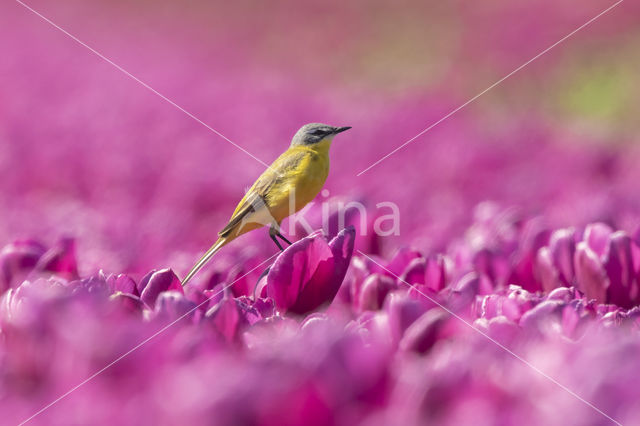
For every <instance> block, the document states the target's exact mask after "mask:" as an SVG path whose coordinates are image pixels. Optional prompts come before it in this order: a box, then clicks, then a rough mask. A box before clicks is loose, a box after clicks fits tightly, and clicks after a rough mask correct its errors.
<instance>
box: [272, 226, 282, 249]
mask: <svg viewBox="0 0 640 426" xmlns="http://www.w3.org/2000/svg"><path fill="white" fill-rule="evenodd" d="M279 233H280V232H278V228H276V227H275V226H273V225H271V227H270V228H269V236H270V237H271V239H272V240H273V242H274V243H276V245H277V246H278V248H279V249H280V251H284V249H283V248H282V246H281V245H280V243H279V242H278V239H277V238H276V235H278V234H279Z"/></svg>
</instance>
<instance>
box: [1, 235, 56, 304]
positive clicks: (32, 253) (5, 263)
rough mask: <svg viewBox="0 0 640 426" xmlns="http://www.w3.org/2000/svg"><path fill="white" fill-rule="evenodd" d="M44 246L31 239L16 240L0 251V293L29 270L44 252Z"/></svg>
mask: <svg viewBox="0 0 640 426" xmlns="http://www.w3.org/2000/svg"><path fill="white" fill-rule="evenodd" d="M45 251H46V249H45V247H44V246H43V245H42V244H40V243H38V242H36V241H31V240H24V241H16V242H14V243H12V244H9V245H7V246H5V247H3V248H2V251H1V252H0V294H2V293H3V292H4V291H5V290H8V289H9V288H10V287H11V286H12V284H16V283H15V281H17V280H18V279H19V277H20V276H22V277H23V278H24V277H25V276H26V274H28V273H29V272H31V270H32V269H33V268H34V267H35V265H36V263H37V262H38V260H39V259H40V257H42V255H43V254H44V253H45Z"/></svg>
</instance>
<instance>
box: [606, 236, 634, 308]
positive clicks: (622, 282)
mask: <svg viewBox="0 0 640 426" xmlns="http://www.w3.org/2000/svg"><path fill="white" fill-rule="evenodd" d="M632 244H634V243H632V242H631V238H630V237H629V236H628V235H627V234H625V233H624V232H615V233H613V234H611V236H610V238H609V244H608V246H607V249H606V252H605V253H606V255H605V259H604V262H603V263H604V269H605V271H606V273H607V277H608V278H609V283H610V285H609V287H608V288H607V302H609V303H615V304H616V305H618V306H620V307H622V308H631V307H633V306H635V305H637V304H638V302H640V289H639V288H638V281H637V279H636V270H635V269H634V262H633V255H632V248H631V246H632Z"/></svg>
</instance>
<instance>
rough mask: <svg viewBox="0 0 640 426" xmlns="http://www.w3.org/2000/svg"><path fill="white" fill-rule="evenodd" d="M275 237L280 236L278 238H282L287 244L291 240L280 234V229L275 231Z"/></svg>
mask: <svg viewBox="0 0 640 426" xmlns="http://www.w3.org/2000/svg"><path fill="white" fill-rule="evenodd" d="M276 237H280V238H281V239H282V241H284V242H285V243H287V244H289V245H291V241H289V240H287V239H286V238H285V237H284V235H282V234H281V233H280V231H277V233H276Z"/></svg>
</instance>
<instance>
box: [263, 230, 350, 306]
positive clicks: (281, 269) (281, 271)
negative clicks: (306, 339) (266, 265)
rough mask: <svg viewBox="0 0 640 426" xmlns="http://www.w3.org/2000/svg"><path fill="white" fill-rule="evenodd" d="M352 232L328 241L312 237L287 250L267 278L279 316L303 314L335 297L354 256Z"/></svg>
mask: <svg viewBox="0 0 640 426" xmlns="http://www.w3.org/2000/svg"><path fill="white" fill-rule="evenodd" d="M354 237H355V229H354V228H353V227H349V228H347V229H345V230H343V231H341V232H340V233H339V234H338V235H337V236H336V237H335V238H333V239H332V240H330V241H329V240H328V239H327V238H326V237H325V236H324V235H323V234H322V233H314V234H312V235H310V236H308V237H305V238H303V239H302V240H300V241H298V242H296V243H294V244H292V245H291V246H290V247H288V248H287V249H286V250H285V251H284V252H282V254H281V255H280V256H278V258H277V259H276V261H275V262H274V264H273V266H272V267H271V270H270V271H269V274H268V276H267V284H266V290H267V295H268V296H269V297H271V298H273V300H274V302H275V304H276V308H277V309H278V310H279V311H281V312H292V313H297V314H304V313H307V312H310V311H313V310H315V309H317V308H318V307H320V306H321V305H325V304H328V303H330V302H331V301H332V300H333V298H334V297H335V295H336V293H337V292H338V289H339V288H340V285H341V284H342V280H343V279H344V276H345V274H346V273H347V268H348V267H349V263H350V260H351V255H352V254H353V241H354Z"/></svg>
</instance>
